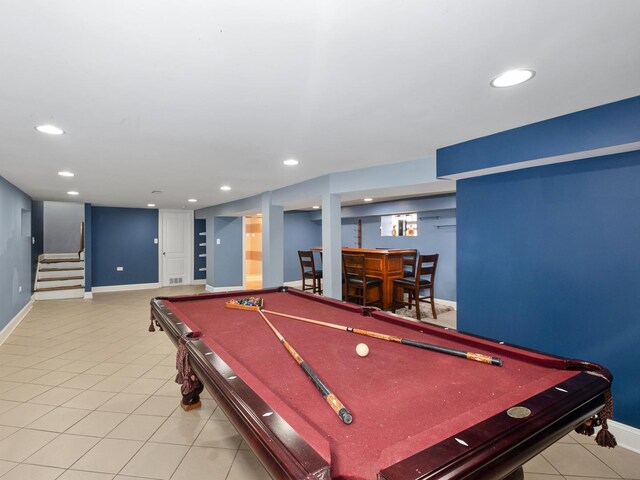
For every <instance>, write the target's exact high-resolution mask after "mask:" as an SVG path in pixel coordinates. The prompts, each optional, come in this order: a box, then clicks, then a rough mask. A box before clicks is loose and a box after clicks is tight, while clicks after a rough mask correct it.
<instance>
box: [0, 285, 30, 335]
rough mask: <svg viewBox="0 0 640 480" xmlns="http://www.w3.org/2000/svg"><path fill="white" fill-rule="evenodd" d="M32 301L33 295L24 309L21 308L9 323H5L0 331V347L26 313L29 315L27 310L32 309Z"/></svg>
mask: <svg viewBox="0 0 640 480" xmlns="http://www.w3.org/2000/svg"><path fill="white" fill-rule="evenodd" d="M34 300H35V299H34V297H33V295H31V300H29V302H28V303H27V304H26V305H25V306H24V307H22V310H20V311H19V312H18V313H17V314H16V316H15V317H13V318H12V319H11V321H10V322H9V323H7V324H6V325H5V327H4V328H3V329H2V330H0V345H2V344H3V343H4V341H5V340H6V339H7V338H9V335H11V332H13V331H14V330H15V329H16V327H17V326H18V325H20V322H21V321H22V320H24V317H26V316H27V313H29V310H31V307H33V302H34Z"/></svg>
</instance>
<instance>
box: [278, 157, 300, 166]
mask: <svg viewBox="0 0 640 480" xmlns="http://www.w3.org/2000/svg"><path fill="white" fill-rule="evenodd" d="M282 163H284V164H285V165H286V166H288V167H293V166H295V165H298V163H300V162H298V160H296V159H295V158H290V159H289V160H285V161H284V162H282Z"/></svg>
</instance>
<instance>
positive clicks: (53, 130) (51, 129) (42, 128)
mask: <svg viewBox="0 0 640 480" xmlns="http://www.w3.org/2000/svg"><path fill="white" fill-rule="evenodd" d="M36 130H38V131H39V132H42V133H48V134H49V135H62V134H63V133H64V130H61V129H59V128H58V127H56V126H54V125H38V126H37V127H36Z"/></svg>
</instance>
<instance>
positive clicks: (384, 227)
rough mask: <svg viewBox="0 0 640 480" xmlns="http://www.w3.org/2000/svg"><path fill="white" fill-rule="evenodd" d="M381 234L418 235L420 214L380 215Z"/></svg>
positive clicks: (384, 235) (388, 235)
mask: <svg viewBox="0 0 640 480" xmlns="http://www.w3.org/2000/svg"><path fill="white" fill-rule="evenodd" d="M380 235H381V236H383V237H416V236H418V214H417V213H402V214H398V215H383V216H382V217H380Z"/></svg>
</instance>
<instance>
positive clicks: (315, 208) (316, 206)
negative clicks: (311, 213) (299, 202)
mask: <svg viewBox="0 0 640 480" xmlns="http://www.w3.org/2000/svg"><path fill="white" fill-rule="evenodd" d="M311 208H313V209H314V210H318V209H319V208H320V205H314V206H313V207H311Z"/></svg>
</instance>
